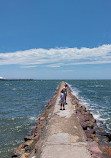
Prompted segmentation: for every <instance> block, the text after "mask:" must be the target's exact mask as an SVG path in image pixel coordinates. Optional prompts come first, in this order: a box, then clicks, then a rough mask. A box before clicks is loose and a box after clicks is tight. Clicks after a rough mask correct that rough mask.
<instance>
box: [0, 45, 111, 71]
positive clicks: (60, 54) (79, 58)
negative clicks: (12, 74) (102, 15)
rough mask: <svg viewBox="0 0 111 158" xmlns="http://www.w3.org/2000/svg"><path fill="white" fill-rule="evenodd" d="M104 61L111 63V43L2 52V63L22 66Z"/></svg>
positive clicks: (50, 65)
mask: <svg viewBox="0 0 111 158" xmlns="http://www.w3.org/2000/svg"><path fill="white" fill-rule="evenodd" d="M103 63H111V44H109V45H102V46H99V47H96V48H85V47H83V48H80V49H78V48H55V49H54V48H52V49H30V50H25V51H17V52H10V53H0V65H9V64H17V65H21V67H22V68H30V67H36V66H37V65H42V66H43V65H44V66H46V67H60V66H63V65H78V64H103Z"/></svg>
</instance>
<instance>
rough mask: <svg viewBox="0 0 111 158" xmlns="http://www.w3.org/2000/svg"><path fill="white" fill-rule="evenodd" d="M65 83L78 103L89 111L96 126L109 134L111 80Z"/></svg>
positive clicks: (110, 130)
mask: <svg viewBox="0 0 111 158" xmlns="http://www.w3.org/2000/svg"><path fill="white" fill-rule="evenodd" d="M67 82H68V83H69V84H70V86H71V88H72V90H73V94H74V95H75V96H76V97H77V98H78V99H79V101H80V103H81V104H82V105H85V106H86V107H87V109H89V110H90V111H91V113H92V114H93V116H94V118H95V119H96V120H97V124H98V125H99V126H101V127H102V128H104V129H105V130H106V131H107V132H111V80H73V81H67ZM100 121H102V122H103V124H101V123H100Z"/></svg>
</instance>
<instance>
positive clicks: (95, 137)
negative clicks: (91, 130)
mask: <svg viewBox="0 0 111 158" xmlns="http://www.w3.org/2000/svg"><path fill="white" fill-rule="evenodd" d="M92 137H93V140H94V141H95V142H97V143H98V142H99V138H98V137H97V136H96V134H92Z"/></svg>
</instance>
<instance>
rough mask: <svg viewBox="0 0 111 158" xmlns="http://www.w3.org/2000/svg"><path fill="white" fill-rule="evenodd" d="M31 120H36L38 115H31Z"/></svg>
mask: <svg viewBox="0 0 111 158" xmlns="http://www.w3.org/2000/svg"><path fill="white" fill-rule="evenodd" d="M29 120H31V121H36V120H37V117H35V116H31V117H29Z"/></svg>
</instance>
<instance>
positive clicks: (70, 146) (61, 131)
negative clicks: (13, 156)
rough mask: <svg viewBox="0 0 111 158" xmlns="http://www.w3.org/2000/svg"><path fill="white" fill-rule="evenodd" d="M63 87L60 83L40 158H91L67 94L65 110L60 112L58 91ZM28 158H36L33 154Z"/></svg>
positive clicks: (73, 107)
mask: <svg viewBox="0 0 111 158" xmlns="http://www.w3.org/2000/svg"><path fill="white" fill-rule="evenodd" d="M63 87H64V82H62V83H61V86H60V89H59V93H58V96H57V100H56V104H55V105H54V109H53V112H52V114H51V117H50V116H49V117H50V119H49V122H48V125H47V127H46V128H47V130H46V133H45V138H44V143H43V146H42V148H41V154H40V155H39V157H40V158H68V157H69V158H74V157H75V158H82V157H83V158H91V155H90V152H89V151H88V149H87V144H86V141H85V138H84V133H83V130H82V128H81V126H80V123H79V122H78V119H77V116H76V112H75V105H73V104H72V103H71V98H70V96H69V94H68V96H67V105H65V109H66V110H60V104H59V100H60V91H61V89H62V88H63ZM30 158H38V156H37V155H36V153H35V154H33V155H30Z"/></svg>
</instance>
